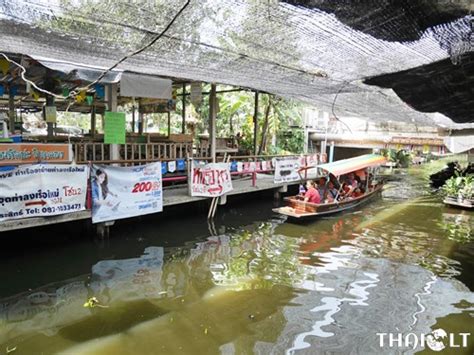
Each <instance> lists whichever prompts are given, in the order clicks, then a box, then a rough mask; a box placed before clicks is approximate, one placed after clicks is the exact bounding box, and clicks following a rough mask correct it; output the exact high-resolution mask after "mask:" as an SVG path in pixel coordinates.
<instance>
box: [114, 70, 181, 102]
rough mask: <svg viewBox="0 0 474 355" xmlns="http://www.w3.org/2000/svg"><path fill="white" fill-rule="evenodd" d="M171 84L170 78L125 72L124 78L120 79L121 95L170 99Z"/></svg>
mask: <svg viewBox="0 0 474 355" xmlns="http://www.w3.org/2000/svg"><path fill="white" fill-rule="evenodd" d="M171 84H172V82H171V80H170V79H162V78H157V77H155V76H150V75H138V74H132V73H123V75H122V80H121V81H120V95H121V96H127V97H148V98H152V99H166V100H170V99H171Z"/></svg>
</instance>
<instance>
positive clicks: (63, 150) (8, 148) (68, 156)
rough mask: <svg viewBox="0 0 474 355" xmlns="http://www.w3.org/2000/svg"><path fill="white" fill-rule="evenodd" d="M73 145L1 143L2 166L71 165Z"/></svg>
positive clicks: (0, 157)
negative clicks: (27, 164)
mask: <svg viewBox="0 0 474 355" xmlns="http://www.w3.org/2000/svg"><path fill="white" fill-rule="evenodd" d="M72 157H73V153H72V146H71V144H35V143H20V144H8V143H3V144H2V143H0V166H2V165H15V164H24V163H38V162H48V163H69V162H71V161H72Z"/></svg>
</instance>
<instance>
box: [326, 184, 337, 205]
mask: <svg viewBox="0 0 474 355" xmlns="http://www.w3.org/2000/svg"><path fill="white" fill-rule="evenodd" d="M337 195H338V191H337V189H336V188H335V187H334V183H333V182H332V181H329V182H328V191H327V196H326V199H327V202H334V201H335V200H336V198H337Z"/></svg>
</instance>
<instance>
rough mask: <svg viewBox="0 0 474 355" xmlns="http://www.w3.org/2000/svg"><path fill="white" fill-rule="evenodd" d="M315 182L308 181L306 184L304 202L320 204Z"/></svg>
mask: <svg viewBox="0 0 474 355" xmlns="http://www.w3.org/2000/svg"><path fill="white" fill-rule="evenodd" d="M315 185H316V184H315V182H314V181H313V180H308V181H307V182H306V193H305V194H304V202H310V203H321V196H320V195H319V192H318V190H317V189H316V186H315Z"/></svg>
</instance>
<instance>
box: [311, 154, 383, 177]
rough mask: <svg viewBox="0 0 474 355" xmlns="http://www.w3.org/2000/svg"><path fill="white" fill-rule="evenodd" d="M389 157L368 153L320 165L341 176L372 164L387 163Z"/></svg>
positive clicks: (319, 166)
mask: <svg viewBox="0 0 474 355" xmlns="http://www.w3.org/2000/svg"><path fill="white" fill-rule="evenodd" d="M386 161H387V159H386V158H385V157H383V156H381V155H377V154H366V155H361V156H360V157H355V158H350V159H343V160H338V161H335V162H333V163H327V164H321V165H318V166H317V167H318V168H321V169H323V170H325V171H328V172H330V173H331V174H333V175H334V176H341V175H343V174H347V173H350V172H354V171H357V170H360V169H365V168H368V167H371V166H377V165H381V164H383V163H385V162H386Z"/></svg>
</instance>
